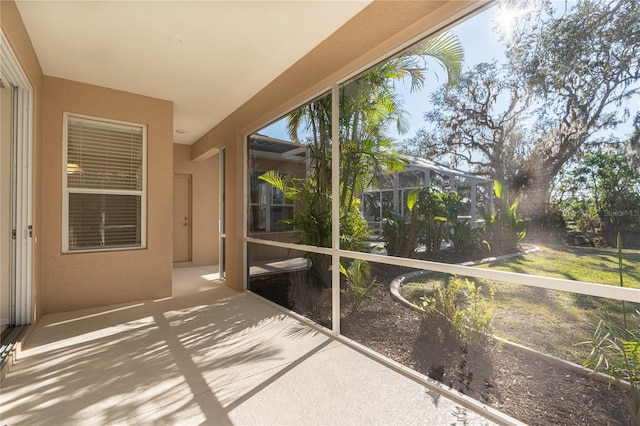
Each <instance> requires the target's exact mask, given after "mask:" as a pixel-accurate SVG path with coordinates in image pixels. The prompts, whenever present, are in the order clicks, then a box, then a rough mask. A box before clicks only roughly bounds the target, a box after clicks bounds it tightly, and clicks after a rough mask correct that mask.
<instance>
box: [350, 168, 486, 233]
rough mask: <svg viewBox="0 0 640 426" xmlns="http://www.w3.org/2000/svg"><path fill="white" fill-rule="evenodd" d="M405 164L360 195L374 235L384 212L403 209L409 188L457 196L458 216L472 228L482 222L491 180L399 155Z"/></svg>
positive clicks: (378, 228) (378, 230)
mask: <svg viewBox="0 0 640 426" xmlns="http://www.w3.org/2000/svg"><path fill="white" fill-rule="evenodd" d="M402 158H403V159H404V160H405V161H406V162H407V166H406V167H405V168H404V169H402V170H400V171H397V172H395V173H394V175H393V176H391V177H390V179H389V180H388V181H387V182H381V183H380V184H379V185H378V188H369V189H367V190H366V191H364V193H363V195H362V209H363V214H364V216H365V218H366V219H367V222H368V223H369V226H370V227H371V229H372V231H373V233H374V235H381V233H382V226H383V223H384V216H385V211H387V210H394V211H396V212H398V213H400V214H401V215H403V216H404V215H405V213H406V212H407V195H408V194H409V192H411V191H412V190H413V189H416V188H426V187H433V188H437V189H439V190H441V191H443V192H449V191H454V192H457V193H458V194H459V195H460V198H461V199H462V203H463V206H464V207H463V209H464V210H463V211H461V212H459V214H458V219H461V220H468V221H469V223H471V225H472V226H473V227H476V226H477V225H478V224H480V223H482V222H483V220H484V219H483V214H482V213H483V211H484V210H485V209H486V210H491V207H492V205H493V180H492V179H487V178H483V177H481V176H477V175H474V174H472V173H468V172H464V171H462V170H457V169H454V168H450V167H447V166H444V165H442V164H438V163H436V162H434V161H431V160H427V159H424V158H418V157H408V156H402Z"/></svg>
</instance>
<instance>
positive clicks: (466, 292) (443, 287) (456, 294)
mask: <svg viewBox="0 0 640 426" xmlns="http://www.w3.org/2000/svg"><path fill="white" fill-rule="evenodd" d="M433 290H434V293H433V295H432V296H423V297H422V298H421V299H420V300H421V306H420V307H421V308H422V309H423V310H424V311H425V315H424V321H430V320H431V319H432V317H433V316H440V317H443V318H445V319H446V320H447V322H448V324H449V325H451V326H452V330H453V332H452V333H451V332H445V331H444V330H440V331H438V332H439V333H442V334H443V335H448V336H449V337H448V338H453V339H454V340H455V341H457V342H459V344H460V346H461V347H462V348H464V349H465V350H466V349H467V348H468V347H469V346H484V345H485V344H486V343H488V342H489V341H490V340H491V335H492V333H493V326H492V320H493V311H494V310H495V306H496V305H495V302H494V297H493V296H494V292H493V289H492V290H491V291H490V292H489V295H488V296H486V295H484V294H483V291H482V287H481V286H477V285H476V284H475V283H474V282H473V281H470V280H468V279H464V280H462V279H460V278H458V277H454V278H452V279H450V280H449V281H448V283H446V284H445V283H436V284H435V285H434V288H433Z"/></svg>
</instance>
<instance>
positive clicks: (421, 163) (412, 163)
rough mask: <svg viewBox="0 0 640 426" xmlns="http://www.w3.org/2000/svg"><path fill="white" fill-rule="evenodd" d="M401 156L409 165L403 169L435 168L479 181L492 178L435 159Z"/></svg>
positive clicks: (486, 180) (440, 171) (448, 173)
mask: <svg viewBox="0 0 640 426" xmlns="http://www.w3.org/2000/svg"><path fill="white" fill-rule="evenodd" d="M402 157H403V158H404V159H406V160H407V162H408V163H409V165H408V166H407V168H405V170H407V169H410V168H417V169H427V170H435V171H437V172H439V173H442V174H447V175H453V176H460V177H464V178H468V179H474V180H477V181H480V182H491V181H492V180H493V179H487V178H484V177H481V176H478V175H474V174H473V173H469V172H465V171H462V170H458V169H455V168H452V167H449V166H445V165H444V164H440V163H436V162H435V161H431V160H427V159H424V158H420V157H411V156H407V155H403V156H402Z"/></svg>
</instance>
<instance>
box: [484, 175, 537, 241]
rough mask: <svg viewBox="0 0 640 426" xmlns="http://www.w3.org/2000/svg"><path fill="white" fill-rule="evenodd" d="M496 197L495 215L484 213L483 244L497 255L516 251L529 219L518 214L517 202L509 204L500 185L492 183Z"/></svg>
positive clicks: (525, 231)
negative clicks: (484, 232) (484, 231)
mask: <svg viewBox="0 0 640 426" xmlns="http://www.w3.org/2000/svg"><path fill="white" fill-rule="evenodd" d="M493 188H494V192H495V196H496V203H495V204H496V205H495V211H496V213H495V214H491V213H490V212H486V211H485V213H484V220H485V229H486V234H485V242H486V244H487V246H488V247H489V250H490V251H492V252H497V253H513V252H516V251H518V243H519V242H520V241H522V239H524V237H525V236H526V235H527V229H526V226H527V223H528V222H529V218H525V217H522V215H521V214H520V213H518V205H519V202H520V201H519V200H518V199H516V200H514V201H513V202H511V203H509V202H508V201H507V200H506V199H505V198H504V197H503V194H502V185H501V184H500V182H498V181H494V182H493Z"/></svg>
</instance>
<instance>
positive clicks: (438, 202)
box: [407, 187, 461, 254]
mask: <svg viewBox="0 0 640 426" xmlns="http://www.w3.org/2000/svg"><path fill="white" fill-rule="evenodd" d="M460 206H461V199H460V196H459V195H458V194H457V193H456V192H453V191H450V192H443V191H440V190H439V189H437V188H434V187H426V188H416V189H413V190H411V192H409V194H408V196H407V209H408V210H409V211H410V212H411V221H412V222H415V223H416V229H415V232H416V240H417V242H418V243H419V244H423V245H424V246H425V252H426V253H427V254H435V253H438V252H439V251H440V247H441V244H442V241H443V240H445V239H446V238H448V234H447V230H448V224H449V223H450V222H451V221H455V220H457V217H458V209H459V208H460Z"/></svg>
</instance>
